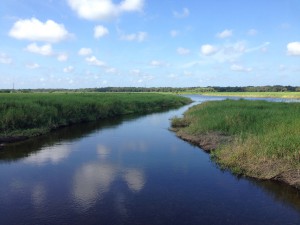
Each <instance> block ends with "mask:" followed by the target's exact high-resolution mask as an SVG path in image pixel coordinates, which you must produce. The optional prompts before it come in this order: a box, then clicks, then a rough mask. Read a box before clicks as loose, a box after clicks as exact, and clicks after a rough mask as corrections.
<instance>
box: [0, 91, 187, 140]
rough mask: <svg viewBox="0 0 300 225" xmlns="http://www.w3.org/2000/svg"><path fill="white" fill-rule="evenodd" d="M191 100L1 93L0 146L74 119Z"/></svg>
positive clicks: (145, 95) (162, 96)
mask: <svg viewBox="0 0 300 225" xmlns="http://www.w3.org/2000/svg"><path fill="white" fill-rule="evenodd" d="M190 102H191V100H190V99H188V98H184V97H181V96H175V95H168V94H154V93H6V94H3V93H2V94H0V146H2V145H3V144H4V143H11V142H16V141H21V140H24V139H27V138H29V137H34V136H38V135H42V134H45V133H48V132H50V131H51V130H53V129H57V128H59V127H63V126H68V125H71V124H75V123H81V122H89V121H96V120H101V119H105V118H114V117H117V116H121V115H125V114H138V113H150V112H156V111H160V110H164V109H170V108H176V107H179V106H182V105H185V104H188V103H190Z"/></svg>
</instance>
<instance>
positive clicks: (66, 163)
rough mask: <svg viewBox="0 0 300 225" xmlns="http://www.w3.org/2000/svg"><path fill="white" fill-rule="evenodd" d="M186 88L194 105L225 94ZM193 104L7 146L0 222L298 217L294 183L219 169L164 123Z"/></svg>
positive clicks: (138, 224)
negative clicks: (193, 91) (205, 93)
mask: <svg viewBox="0 0 300 225" xmlns="http://www.w3.org/2000/svg"><path fill="white" fill-rule="evenodd" d="M190 97H191V98H192V99H193V100H194V101H195V102H194V103H192V104H199V103H201V102H203V101H210V100H222V99H224V97H209V96H195V95H192V96H190ZM275 100H276V99H275ZM276 101H281V100H280V99H277V100H276ZM190 106H191V105H189V106H185V107H182V108H180V109H177V110H171V111H168V112H161V113H154V114H150V115H144V116H130V117H124V118H121V119H115V120H107V121H102V122H97V123H86V124H79V125H74V126H72V127H68V128H63V129H59V130H57V131H55V132H52V133H51V134H49V135H45V136H41V137H38V138H36V139H32V140H28V141H26V142H23V143H19V144H14V145H11V146H9V147H6V148H5V149H4V150H2V151H1V152H0V181H1V182H0V224H3V225H10V224H18V225H19V224H28V225H29V224H30V225H31V224H43V225H46V224H103V225H119V224H124V225H125V224H126V225H127V224H128V225H158V224H162V225H169V224H170V225H185V224H189V225H191V224H197V225H198V224H212V225H213V224H222V225H226V224H230V225H233V224H249V225H250V224H262V225H267V224H272V225H275V224H280V225H282V224H284V225H287V224H300V195H299V192H298V191H297V190H296V189H294V188H291V187H289V186H287V185H284V184H281V183H276V182H271V181H257V180H255V179H249V178H243V177H237V176H234V175H232V174H231V173H230V172H228V171H222V170H221V169H220V168H218V166H217V165H216V164H215V163H214V162H212V161H211V159H210V156H209V154H207V153H205V152H204V151H202V150H201V149H199V148H198V147H195V146H193V145H191V144H189V143H187V142H185V141H182V140H181V139H179V138H177V137H176V135H175V134H174V133H173V132H171V131H169V130H168V128H169V127H170V118H172V117H174V116H180V115H181V114H182V113H183V112H184V111H186V110H187V109H188V107H190Z"/></svg>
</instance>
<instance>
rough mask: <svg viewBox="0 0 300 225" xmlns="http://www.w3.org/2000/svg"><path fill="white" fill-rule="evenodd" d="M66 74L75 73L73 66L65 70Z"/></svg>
mask: <svg viewBox="0 0 300 225" xmlns="http://www.w3.org/2000/svg"><path fill="white" fill-rule="evenodd" d="M63 71H64V73H71V72H73V71H74V67H73V66H67V67H65V68H64V69H63Z"/></svg>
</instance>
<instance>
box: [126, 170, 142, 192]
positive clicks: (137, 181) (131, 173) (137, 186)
mask: <svg viewBox="0 0 300 225" xmlns="http://www.w3.org/2000/svg"><path fill="white" fill-rule="evenodd" d="M123 178H124V180H125V181H126V183H127V185H128V187H129V189H130V190H132V191H134V192H139V191H140V190H142V189H143V187H144V185H145V180H146V179H145V174H144V173H143V172H142V171H141V170H138V169H128V170H127V171H126V173H125V174H124V176H123Z"/></svg>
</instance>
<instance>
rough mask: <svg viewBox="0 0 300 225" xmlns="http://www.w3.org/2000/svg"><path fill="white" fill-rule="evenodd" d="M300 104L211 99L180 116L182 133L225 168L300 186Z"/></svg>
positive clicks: (177, 120) (178, 122)
mask: <svg viewBox="0 0 300 225" xmlns="http://www.w3.org/2000/svg"><path fill="white" fill-rule="evenodd" d="M299 115H300V104H299V103H275V102H266V101H247V100H238V101H234V100H225V101H218V102H206V103H203V104H201V105H197V106H194V107H192V108H191V109H189V110H188V111H187V112H186V113H185V114H184V117H183V118H174V119H173V121H172V126H173V127H174V128H175V129H176V131H177V134H178V136H180V137H182V138H183V139H185V140H188V141H191V142H193V143H195V144H197V145H199V146H201V147H202V148H203V149H204V150H213V149H216V151H213V152H212V156H213V158H214V159H215V160H216V161H217V162H218V163H219V164H220V166H221V167H223V168H229V169H230V170H231V171H233V172H234V173H237V174H244V175H248V176H251V177H256V178H261V179H276V180H282V181H284V182H287V183H289V184H291V185H293V186H296V187H298V188H299V187H300V173H298V171H299V169H300V138H299V134H300V116H299Z"/></svg>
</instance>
